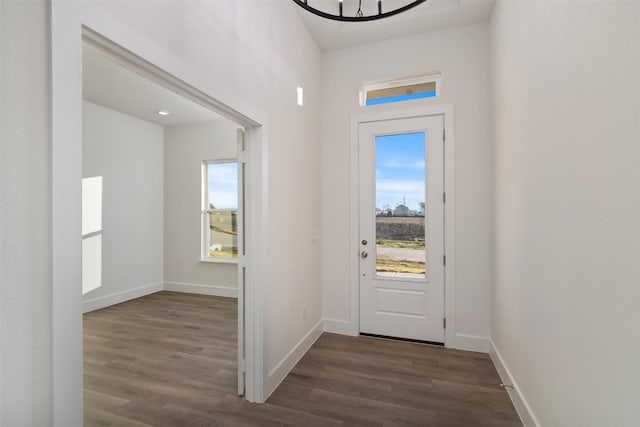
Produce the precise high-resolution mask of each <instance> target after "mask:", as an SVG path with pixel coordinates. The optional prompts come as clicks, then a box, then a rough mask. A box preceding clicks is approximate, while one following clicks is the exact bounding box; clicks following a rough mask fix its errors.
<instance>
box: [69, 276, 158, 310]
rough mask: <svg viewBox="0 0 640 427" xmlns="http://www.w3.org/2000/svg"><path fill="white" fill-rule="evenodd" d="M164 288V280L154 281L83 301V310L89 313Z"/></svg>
mask: <svg viewBox="0 0 640 427" xmlns="http://www.w3.org/2000/svg"><path fill="white" fill-rule="evenodd" d="M162 289H164V286H163V283H162V282H159V283H152V284H149V285H145V286H141V287H139V288H135V289H129V290H127V291H123V292H118V293H116V294H112V295H107V296H104V297H98V298H94V299H90V300H86V301H83V302H82V312H83V313H88V312H90V311H94V310H100V309H101V308H105V307H109V306H110V305H115V304H120V303H122V302H125V301H129V300H132V299H136V298H140V297H143V296H145V295H150V294H153V293H156V292H159V291H161V290H162Z"/></svg>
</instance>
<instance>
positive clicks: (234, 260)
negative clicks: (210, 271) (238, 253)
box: [200, 258, 238, 264]
mask: <svg viewBox="0 0 640 427" xmlns="http://www.w3.org/2000/svg"><path fill="white" fill-rule="evenodd" d="M200 262H206V263H209V264H237V263H238V258H200Z"/></svg>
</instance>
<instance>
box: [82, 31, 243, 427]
mask: <svg viewBox="0 0 640 427" xmlns="http://www.w3.org/2000/svg"><path fill="white" fill-rule="evenodd" d="M82 51H83V101H82V104H83V105H82V117H83V122H82V125H83V126H82V127H83V132H82V134H83V138H82V139H83V149H82V188H83V191H82V207H83V210H82V226H83V227H82V228H83V231H82V258H83V262H82V288H83V312H84V313H85V314H84V316H83V323H84V325H83V331H84V332H83V336H84V346H83V348H84V350H83V354H84V358H85V363H84V372H83V376H84V397H85V404H84V419H85V423H88V424H94V423H96V422H99V421H100V420H109V419H115V420H117V419H119V418H118V417H120V416H122V415H126V414H127V412H126V411H127V410H128V407H129V406H136V407H145V406H147V405H148V400H149V398H148V396H146V394H145V393H140V389H142V390H144V389H145V388H147V387H148V388H155V389H156V394H157V395H158V396H164V398H167V399H168V398H169V397H170V396H172V395H173V394H176V395H178V394H196V393H202V394H203V395H205V394H207V392H205V390H208V391H209V393H211V390H214V389H215V387H219V388H224V387H225V386H226V387H227V388H229V386H230V385H233V387H231V390H227V392H228V393H229V394H231V393H233V390H235V389H236V388H237V391H238V394H244V390H245V377H244V372H243V371H242V366H243V364H244V353H243V351H242V350H243V347H244V346H243V345H239V342H242V343H244V336H243V333H244V330H243V329H242V330H240V329H239V328H238V324H239V323H243V320H244V316H243V315H242V313H243V312H244V307H238V305H237V304H236V302H237V299H236V298H237V294H238V289H239V287H240V286H239V285H240V283H242V284H244V280H243V277H244V268H243V267H239V266H238V258H239V257H245V256H246V252H245V248H244V221H243V218H244V215H243V203H242V201H243V200H244V197H245V195H244V185H243V182H244V178H245V174H246V172H247V170H246V166H247V164H246V161H242V160H240V161H239V158H240V157H241V155H242V153H243V152H244V129H243V128H241V127H240V126H239V125H237V124H236V123H234V122H232V121H230V120H228V119H226V118H224V117H221V116H220V115H219V114H216V113H215V112H214V111H212V110H210V109H209V108H207V107H206V106H202V105H199V104H197V103H195V102H192V101H191V100H188V99H186V98H184V97H183V96H181V95H180V94H179V93H176V92H173V91H171V90H169V88H166V87H163V86H162V85H160V84H157V83H155V82H152V81H150V80H148V79H146V78H144V77H142V76H140V75H139V74H137V73H136V72H135V70H129V69H128V68H127V67H126V65H127V64H122V65H121V64H118V63H116V62H114V61H113V60H111V58H110V57H109V56H110V52H108V51H107V52H105V51H103V50H101V49H100V48H99V47H97V46H95V44H92V42H91V39H89V40H85V41H84V42H83V47H82ZM129 65H131V64H129ZM204 165H207V166H208V167H204ZM214 166H216V167H217V168H214ZM202 202H206V203H205V204H206V205H207V206H202ZM214 203H215V206H214ZM208 205H211V208H209V206H208ZM198 212H200V213H202V218H201V219H202V220H199V219H198V216H197V215H196V213H198ZM238 219H239V220H240V221H238ZM220 254H222V255H224V257H216V256H215V255H220ZM158 291H160V293H159V294H156V292H158ZM163 291H164V292H163ZM166 291H173V292H181V293H188V294H191V296H182V297H181V296H175V295H172V294H170V293H168V292H166ZM194 295H198V296H199V297H195V296H194ZM97 309H100V311H99V312H96V311H95V310H97ZM239 314H240V315H239ZM163 324H164V326H161V325H163ZM236 337H237V338H236ZM232 338H233V339H232ZM238 350H240V351H238ZM198 362H199V363H198ZM234 364H235V367H234V366H233V365H234ZM222 371H224V372H225V373H226V374H225V375H217V374H218V373H219V372H222ZM172 373H173V374H174V375H173V376H172V375H171V374H172ZM230 374H232V375H230ZM190 376H195V377H196V378H197V379H198V381H200V382H198V384H197V385H194V384H192V383H190V382H189V380H188V378H189V377H190ZM230 377H231V378H230ZM106 378H108V379H106ZM136 378H138V379H139V378H145V380H144V382H142V383H141V384H138V389H136V387H135V386H134V384H135V381H133V380H134V379H136ZM196 378H193V379H192V381H195V380H196ZM177 379H179V380H177ZM231 380H233V382H234V384H230V381H231ZM128 383H129V384H130V385H131V387H125V386H124V385H125V384H128ZM158 384H160V385H162V386H163V387H157V386H158ZM212 387H213V388H212ZM132 388H133V389H132ZM105 392H106V393H105ZM114 400H120V401H122V402H124V401H126V402H129V403H127V405H115V407H114V403H113V401H114ZM203 400H206V399H203ZM160 410H161V409H158V411H160ZM170 413H171V412H170V411H169V412H168V414H170ZM110 417H111V418H110Z"/></svg>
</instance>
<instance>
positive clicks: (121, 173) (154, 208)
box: [82, 101, 164, 303]
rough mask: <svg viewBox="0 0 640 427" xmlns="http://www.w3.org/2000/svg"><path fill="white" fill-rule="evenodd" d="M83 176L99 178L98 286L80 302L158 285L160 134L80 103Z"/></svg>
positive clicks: (161, 190)
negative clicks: (100, 273)
mask: <svg viewBox="0 0 640 427" xmlns="http://www.w3.org/2000/svg"><path fill="white" fill-rule="evenodd" d="M82 114H83V116H82V119H83V120H82V121H83V128H82V139H83V146H82V149H83V151H82V168H83V171H82V175H83V178H88V177H93V176H102V185H103V188H102V286H100V287H99V288H97V289H95V290H93V291H91V292H88V293H87V294H85V295H84V296H83V301H84V302H85V303H86V302H88V301H92V300H96V299H100V298H105V297H109V296H114V295H117V294H121V293H123V292H128V291H131V290H133V289H136V288H140V287H143V286H148V285H156V284H158V283H162V276H163V261H164V260H163V245H164V129H163V128H162V127H161V126H158V125H155V124H152V123H149V122H145V121H143V120H140V119H137V118H135V117H131V116H128V115H126V114H122V113H120V112H117V111H113V110H110V109H108V108H105V107H102V106H100V105H96V104H92V103H90V102H86V101H84V102H83V111H82Z"/></svg>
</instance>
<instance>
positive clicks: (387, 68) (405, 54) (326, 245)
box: [322, 24, 492, 347]
mask: <svg viewBox="0 0 640 427" xmlns="http://www.w3.org/2000/svg"><path fill="white" fill-rule="evenodd" d="M488 55H489V30H488V25H487V24H478V25H472V26H465V27H458V28H453V29H449V30H445V31H437V32H430V33H425V34H421V35H416V36H411V37H405V38H398V39H392V40H387V41H383V42H379V43H373V44H367V45H362V46H357V47H353V48H345V49H340V50H335V51H328V52H325V54H324V63H323V76H322V77H323V92H324V93H325V94H326V95H325V97H324V101H323V110H322V230H323V243H322V286H323V310H324V316H325V317H326V318H327V319H331V320H337V321H342V322H350V320H351V319H350V312H349V307H350V296H349V289H350V284H349V278H350V275H349V259H350V257H349V244H350V243H351V242H349V236H350V234H349V212H348V211H347V209H346V207H348V206H349V198H350V196H349V181H350V175H349V174H350V171H349V146H350V117H351V115H352V114H355V113H361V112H364V111H384V110H392V109H406V108H410V106H412V105H414V106H415V105H438V104H454V105H455V153H456V158H455V180H456V192H455V198H456V210H457V212H456V222H455V226H456V242H455V244H456V278H457V280H456V326H457V333H458V334H459V335H465V336H471V337H477V338H479V339H473V338H471V339H469V338H467V337H461V338H460V342H461V344H463V345H469V344H471V345H473V346H480V347H482V346H485V345H486V342H487V341H486V338H487V337H488V336H489V289H490V277H491V262H492V261H491V260H492V258H491V247H492V243H491V223H492V222H491V215H492V196H491V194H492V190H491V176H492V174H491V161H492V157H491V145H490V139H489V106H490V102H489V89H488V84H489V60H488ZM433 72H441V73H442V96H441V97H439V98H431V99H427V100H420V101H410V102H405V103H400V104H397V105H393V104H386V105H380V106H371V107H360V106H359V104H358V89H359V87H360V84H361V83H363V82H368V81H375V80H381V79H393V78H400V77H407V76H412V75H420V74H429V73H433ZM463 338H467V339H466V340H464V342H463Z"/></svg>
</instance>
